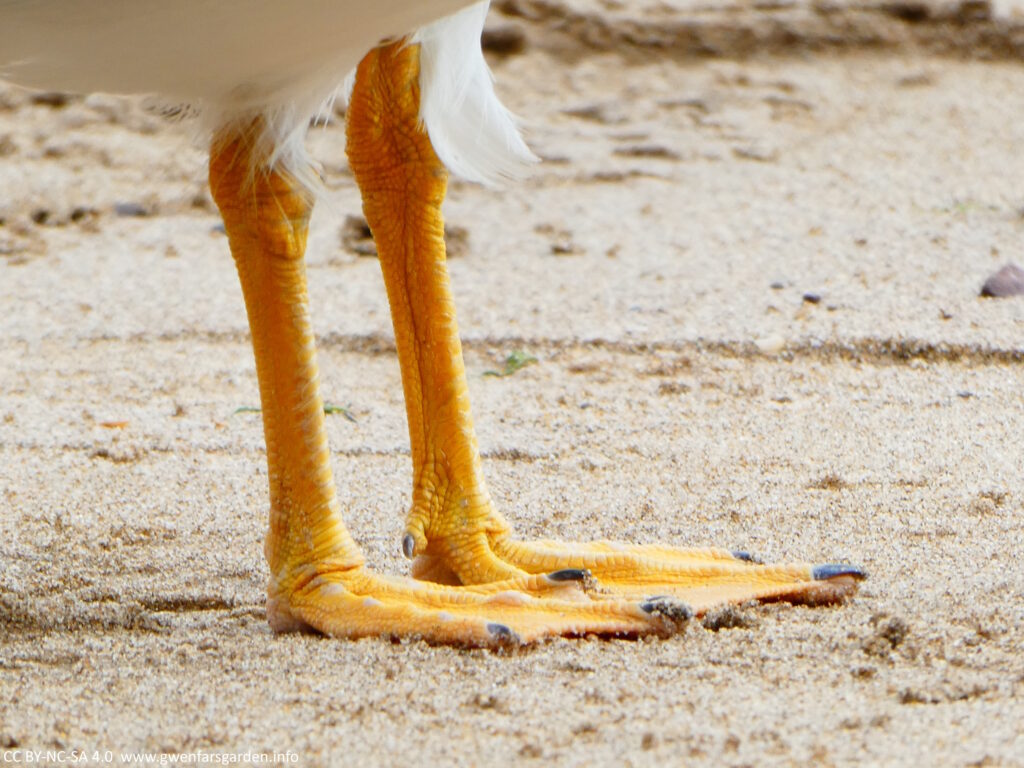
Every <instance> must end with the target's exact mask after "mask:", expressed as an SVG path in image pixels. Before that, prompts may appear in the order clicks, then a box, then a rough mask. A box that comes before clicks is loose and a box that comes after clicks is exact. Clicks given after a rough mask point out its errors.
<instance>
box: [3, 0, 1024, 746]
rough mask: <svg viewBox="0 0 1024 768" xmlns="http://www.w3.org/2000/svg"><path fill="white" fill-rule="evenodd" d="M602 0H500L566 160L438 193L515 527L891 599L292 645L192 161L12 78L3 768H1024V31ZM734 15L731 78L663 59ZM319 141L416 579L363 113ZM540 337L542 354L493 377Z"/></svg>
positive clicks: (362, 519) (336, 261)
mask: <svg viewBox="0 0 1024 768" xmlns="http://www.w3.org/2000/svg"><path fill="white" fill-rule="evenodd" d="M975 5H977V4H975ZM585 6H586V4H585V3H582V2H572V3H568V4H566V5H560V4H559V3H555V2H519V3H516V2H508V3H504V4H503V5H502V7H503V8H504V9H505V11H506V12H507V13H508V14H509V15H507V16H505V17H501V16H498V17H497V18H496V19H495V24H496V26H497V27H499V28H504V29H505V30H506V31H507V30H508V28H509V25H512V27H514V29H515V30H517V31H518V32H521V33H523V34H524V35H525V37H524V38H523V39H524V40H525V48H524V50H522V51H520V52H518V53H514V54H511V55H505V56H501V57H496V59H495V70H496V74H497V76H498V79H499V83H500V85H501V90H502V92H503V94H504V95H505V97H506V100H507V102H508V103H509V104H510V106H512V107H513V108H514V109H515V110H516V111H517V112H519V113H520V114H521V115H522V116H523V118H524V120H525V122H526V124H527V127H528V133H529V137H530V141H531V144H532V146H533V147H534V148H535V150H536V151H537V153H538V154H539V155H541V156H542V157H543V158H545V160H546V162H545V163H544V164H543V165H542V166H540V167H539V168H538V170H537V172H536V174H535V175H534V177H533V178H532V179H531V180H530V181H529V182H527V183H524V184H520V185H518V186H515V187H512V188H509V189H507V190H482V189H479V188H476V187H473V186H470V185H464V184H458V183H457V184H455V185H453V188H452V191H451V196H450V200H449V202H448V205H447V213H448V217H449V220H450V222H451V223H452V224H453V225H455V226H457V227H461V228H463V237H462V240H463V242H462V245H463V246H464V247H463V248H462V249H461V253H460V254H458V255H456V256H455V257H454V258H452V260H451V270H452V274H453V280H454V285H455V290H456V294H457V298H458V300H459V306H460V312H461V316H460V317H461V324H462V330H463V335H464V337H465V339H466V350H467V362H468V367H469V374H470V388H471V391H472V395H473V398H474V406H475V411H476V414H477V426H478V430H479V434H480V439H481V444H482V446H483V449H484V454H485V463H486V471H487V473H488V477H489V481H490V484H491V487H492V492H493V494H494V496H495V497H496V499H497V500H498V501H499V503H500V505H501V507H502V508H503V510H504V511H505V513H506V514H507V515H508V516H509V517H510V518H511V519H512V520H514V521H515V525H516V528H517V529H518V531H519V532H520V533H521V534H523V535H524V536H540V535H543V536H558V537H565V538H570V539H582V538H605V537H607V538H616V539H623V540H630V541H645V542H649V541H664V542H674V543H678V544H680V545H706V544H716V545H721V546H729V547H742V548H744V549H748V550H751V551H753V552H756V553H757V554H759V555H761V556H762V557H764V558H766V559H769V560H804V559H817V560H838V561H843V560H849V561H854V562H858V563H861V564H863V565H864V566H865V567H866V568H867V570H868V571H869V572H870V574H871V577H870V579H869V580H868V581H867V582H865V583H864V585H863V588H862V589H861V591H860V593H859V594H858V595H857V596H856V597H855V598H854V599H853V600H852V601H851V602H849V603H848V604H847V605H845V606H842V607H835V608H823V609H808V608H802V607H790V606H784V605H775V606H766V607H758V608H750V609H747V610H746V611H745V613H744V615H745V616H746V619H747V620H746V621H745V622H744V623H745V626H742V627H738V628H733V629H720V630H718V631H711V630H710V629H707V628H704V627H703V626H701V625H700V624H699V623H696V622H693V623H692V626H690V627H689V628H688V629H687V630H686V631H685V632H684V633H683V634H681V635H680V636H678V637H674V638H672V639H669V640H653V641H641V642H627V641H598V640H592V639H584V640H575V641H568V640H565V641H556V642H551V643H548V644H545V645H542V646H540V647H538V648H534V649H530V650H526V651H522V652H516V653H512V654H494V653H489V652H484V651H465V650H456V649H448V648H433V647H428V646H426V645H424V644H422V643H418V642H413V643H408V644H397V645H395V644H391V643H389V642H386V641H380V640H366V641H360V642H337V641H331V640H325V639H322V638H318V637H312V636H295V635H288V636H277V637H275V636H274V635H272V634H271V632H270V630H269V629H268V627H267V625H266V622H265V618H264V611H263V589H264V584H265V581H266V577H267V574H266V568H265V564H264V561H263V558H262V554H261V543H262V537H263V529H264V524H265V515H266V511H265V510H266V506H267V499H266V488H265V473H266V471H265V465H264V454H263V444H262V432H261V427H260V422H259V416H258V415H257V414H252V413H235V411H236V409H238V408H240V407H244V406H254V405H256V404H257V388H256V381H255V373H254V367H253V362H252V358H251V352H250V349H249V346H248V337H247V330H246V325H245V320H244V312H243V308H242V303H241V299H240V292H239V289H238V286H237V283H236V278H235V275H234V274H233V266H232V263H231V260H230V258H229V257H228V255H227V244H226V242H225V238H224V236H223V234H222V233H221V231H220V230H219V227H218V225H219V219H218V217H217V215H216V213H215V211H214V210H213V208H212V206H211V204H210V202H209V196H208V194H207V193H206V192H205V189H204V172H205V170H204V153H203V152H202V151H200V150H198V149H196V148H195V144H194V142H193V141H192V138H191V136H190V128H189V126H188V125H180V124H171V123H168V122H166V121H164V120H162V119H161V118H159V117H156V116H154V115H153V114H151V113H148V112H146V111H145V110H143V109H142V108H140V107H139V106H138V105H132V104H128V105H126V104H123V103H120V102H117V101H115V100H112V99H109V98H106V97H91V98H89V99H85V100H82V99H75V100H71V101H70V102H68V103H65V104H59V103H58V104H54V103H53V100H50V103H45V102H44V103H39V102H37V101H33V100H32V99H30V98H29V97H28V96H26V95H25V94H22V93H19V92H17V91H14V90H13V89H9V88H8V89H0V155H3V160H2V162H0V189H3V190H4V192H3V196H2V198H0V223H2V226H0V306H2V307H3V312H2V315H0V340H2V341H0V756H7V758H8V759H12V756H13V755H15V754H16V750H27V749H50V750H59V749H66V750H71V749H85V750H88V751H89V754H91V751H92V750H94V749H98V750H111V751H112V753H113V756H114V757H115V759H116V758H117V754H118V753H119V752H121V751H129V750H148V751H151V752H157V751H163V752H170V753H177V752H195V751H197V750H203V751H205V752H206V753H208V754H209V753H225V754H226V753H235V754H237V753H238V752H243V751H244V752H249V751H265V752H267V753H274V752H276V753H285V752H289V751H290V752H289V754H290V755H293V756H294V757H295V759H296V760H297V762H298V764H301V765H405V764H410V763H413V762H420V763H423V764H428V765H429V764H442V765H447V764H455V765H497V764H503V765H508V764H554V763H557V764H563V765H592V764H602V765H623V764H624V765H630V764H632V765H647V764H653V763H655V762H658V763H661V764H668V765H681V764H686V765H700V764H705V763H711V762H716V763H724V764H727V765H749V764H755V763H756V764H816V765H829V764H836V765H853V764H879V765H882V764H889V765H906V764H911V763H917V764H921V765H1024V726H1022V723H1024V569H1022V567H1021V562H1022V560H1024V476H1022V473H1021V459H1022V457H1024V428H1022V427H1024V396H1022V384H1024V374H1022V369H1021V365H1022V363H1024V298H1017V299H1002V300H992V299H981V298H978V289H979V287H980V285H981V283H982V282H983V281H984V279H985V278H986V276H987V275H989V274H990V273H991V272H992V271H994V270H995V269H997V268H998V267H1000V266H1001V265H1003V264H1004V263H1006V262H1008V261H1017V262H1018V263H1020V262H1024V253H1022V246H1021V243H1022V242H1024V215H1022V207H1024V191H1022V189H1021V181H1020V180H1021V179H1022V178H1024V153H1022V152H1021V147H1022V146H1024V121H1022V120H1021V116H1022V115H1024V69H1022V67H1021V65H1020V60H1019V59H1018V58H1017V53H1018V49H1017V48H1015V47H1014V46H1015V45H1016V43H1015V42H1014V41H1015V40H1016V39H1017V37H1015V36H1019V33H1020V29H1019V27H1018V26H1016V25H1017V24H1018V23H1019V22H1018V21H1015V20H1014V19H1013V17H1012V15H1011V16H1010V17H1008V18H998V19H993V18H986V17H984V15H982V16H981V17H979V18H973V17H971V18H961V19H959V20H957V19H956V18H954V17H952V16H949V13H952V12H950V11H949V9H948V8H946V9H945V10H943V8H939V7H938V6H931V5H927V4H923V5H922V4H916V5H915V4H909V5H907V6H905V7H904V11H903V12H902V13H896V12H894V11H893V10H892V8H893V7H895V5H894V4H889V6H890V7H889V9H888V10H885V12H881V11H878V12H876V11H872V10H871V4H859V5H857V6H852V5H851V6H850V7H849V8H845V10H844V6H843V5H842V4H834V6H831V7H832V8H833V10H832V11H830V12H829V13H831V14H832V16H830V17H828V15H827V14H824V13H818V14H817V15H816V14H815V13H814V12H812V11H811V10H808V8H809V6H805V4H803V3H791V4H774V5H773V4H766V5H765V6H764V7H763V8H762V9H760V10H759V9H758V8H757V7H756V6H754V5H753V4H738V5H735V6H722V7H721V8H720V9H719V10H714V9H712V8H711V7H709V6H707V5H705V6H697V4H695V3H685V2H677V3H675V5H674V6H673V5H665V4H659V5H657V6H653V5H652V6H651V7H648V6H646V5H642V4H638V3H634V4H629V3H627V4H615V5H614V7H612V6H611V4H609V8H606V9H603V10H601V11H594V10H593V8H592V7H590V8H587V7H585ZM964 7H967V8H968V9H970V7H972V6H964ZM964 7H961V8H960V11H961V12H962V13H961V15H963V10H964ZM906 8H910V9H911V11H914V8H917V11H914V12H913V13H911V12H908V11H906ZM580 9H582V10H580ZM921 9H924V10H921ZM896 10H897V11H898V10H899V8H897V9H896ZM844 13H845V15H844ZM915 13H916V14H917V15H916V16H915ZM942 13H946V14H947V16H942V15H941V14H942ZM581 14H582V15H581ZM623 14H625V15H627V16H629V15H630V14H632V16H631V17H630V19H631V21H630V19H626V20H625V21H623V18H622V16H623ZM801 14H802V15H801ZM872 14H873V15H872ZM908 14H909V15H908ZM921 14H924V16H922V15H921ZM968 15H969V14H968ZM826 17H827V18H826ZM823 18H825V19H826V21H828V24H829V25H830V28H832V29H833V32H832V33H831V37H828V36H826V37H822V36H821V35H822V32H821V29H820V27H821V24H823V23H824V22H823V21H822V19H823ZM694 19H699V20H700V21H701V24H703V26H701V24H696V23H695V22H694ZM843 19H846V21H847V22H848V24H846V23H845V22H843ZM950 19H953V20H952V21H951V20H950ZM626 22H629V23H626ZM840 22H843V23H840ZM695 24H696V25H695ZM844 24H845V26H844ZM743 25H746V27H743ZM857 25H860V26H857ZM864 25H868V26H869V27H870V28H871V29H873V30H875V35H876V37H875V38H869V39H867V40H865V39H863V36H862V37H857V35H855V34H854V33H853V32H851V31H850V30H851V29H854V28H856V29H861V28H866V27H864ZM742 28H749V29H753V30H754V31H755V32H757V31H758V30H761V31H763V33H764V34H762V35H760V36H758V35H755V36H754V37H753V38H750V37H749V36H744V35H742V34H739V33H736V34H734V35H733V37H732V38H729V37H728V36H726V39H727V41H728V40H733V39H734V38H735V39H736V40H746V41H748V42H747V44H745V45H743V46H739V47H733V48H730V47H729V45H730V44H726V43H723V44H721V45H720V46H719V47H718V48H717V49H715V50H713V51H704V53H709V52H710V53H714V54H716V55H714V56H710V57H708V56H701V55H696V54H694V53H693V51H691V50H689V49H681V48H678V47H673V45H672V44H671V41H669V43H666V42H665V40H662V39H659V40H654V41H652V40H649V39H647V38H645V34H647V33H649V32H651V31H652V30H655V31H657V30H661V32H662V33H665V30H676V33H678V34H683V33H681V32H678V30H691V32H687V33H686V34H689V35H691V36H692V35H697V37H698V38H699V37H700V35H702V34H711V35H712V36H716V35H717V36H718V37H715V39H716V40H717V39H721V35H722V34H723V33H722V32H721V30H726V31H728V30H730V29H732V30H734V32H735V30H740V29H742ZM602 29H603V30H604V33H601V30H602ZM609 29H619V30H622V29H627V30H632V31H631V32H630V35H631V36H626V37H622V36H616V35H609V34H607V31H608V30H609ZM694 29H696V30H697V32H693V31H692V30H694ZM779 29H784V30H787V35H788V36H787V37H785V39H786V40H788V45H789V47H788V48H787V47H786V46H785V45H782V44H781V43H779V41H778V39H776V37H775V36H773V35H775V34H776V33H777V32H778V30H779ZM835 29H839V30H846V33H848V34H846V36H844V35H843V34H839V33H837V32H835V31H834V30H835ZM957 29H959V30H960V32H959V33H958V32H957ZM645 30H647V32H646V33H645ZM708 30H710V31H708ZM979 30H980V31H979ZM676 33H673V34H676ZM982 33H984V34H982ZM665 34H667V33H665ZM958 35H959V36H958ZM972 35H973V36H974V39H980V38H979V37H978V36H979V35H981V36H982V37H983V38H984V39H985V40H988V41H989V43H990V45H989V47H988V48H986V49H985V50H984V51H983V53H984V55H985V57H986V58H987V60H984V61H982V60H978V59H977V58H976V57H974V56H971V55H969V54H970V53H971V47H970V45H969V44H968V43H969V41H970V39H972V38H971V36H972ZM879 36H880V37H879ZM509 37H510V38H511V40H512V41H513V43H515V42H516V40H517V39H518V38H517V34H512V35H511V36H509V35H505V38H506V42H507V40H508V39H509ZM751 40H752V41H753V42H750V41H751ZM965 40H966V41H968V42H964V41H965ZM950 41H952V42H950ZM520 42H522V41H520ZM512 47H515V45H513V46H512ZM787 51H791V54H787ZM1000 51H1001V53H1000ZM698 53H699V52H698ZM310 145H311V148H312V151H313V152H314V154H315V156H316V157H317V158H318V159H320V160H321V162H322V163H323V169H324V174H325V179H326V186H327V190H326V192H325V194H324V200H323V203H322V204H321V205H320V208H319V211H318V214H317V217H316V219H315V222H314V233H313V236H312V238H311V246H310V255H309V264H310V277H311V282H312V298H313V302H314V312H315V320H316V324H317V329H318V332H319V334H320V336H321V347H320V348H321V363H322V369H323V380H324V384H325V395H326V398H327V399H328V400H329V401H331V402H333V403H336V404H339V405H346V406H349V408H350V410H351V412H352V414H353V415H354V416H355V418H356V422H355V423H353V422H350V421H348V420H346V419H344V418H342V417H340V416H335V417H333V418H331V419H330V421H329V429H330V432H331V440H332V447H333V450H334V467H335V471H336V473H337V476H338V478H339V482H340V485H341V488H342V494H343V507H344V509H345V513H346V517H347V520H348V522H349V523H350V526H351V528H352V530H353V532H354V535H355V536H356V538H357V539H358V540H359V541H360V543H361V544H362V545H363V546H364V547H365V549H366V552H367V554H368V557H369V559H370V561H371V562H372V563H373V564H375V565H376V566H378V567H380V568H382V569H385V570H387V571H390V572H394V573H401V572H404V569H405V567H406V564H405V562H404V561H403V560H402V559H401V557H400V555H399V547H398V538H399V536H400V533H401V531H402V522H403V511H404V508H405V506H406V504H407V503H408V479H407V478H408V475H409V469H410V462H409V453H408V443H407V436H406V433H405V425H404V414H403V410H402V404H401V387H400V382H399V378H398V366H397V361H396V359H395V355H394V350H393V345H392V341H391V331H390V327H389V322H390V321H389V318H388V314H387V309H386V303H385V298H384V291H383V287H382V285H381V281H380V276H379V271H378V267H377V264H376V263H375V260H374V259H373V258H367V257H365V256H360V255H357V254H356V253H355V252H353V250H352V249H351V248H350V247H346V246H345V245H344V244H343V240H344V238H343V236H342V235H343V232H344V216H345V215H346V214H354V213H356V212H357V211H358V199H357V196H356V194H355V192H354V190H353V187H352V183H351V178H350V176H349V175H348V172H347V170H346V168H345V166H344V161H343V157H344V155H343V136H342V131H341V129H340V128H339V127H338V126H337V125H334V126H330V127H327V128H325V129H318V130H316V131H314V132H313V133H312V134H311V138H310ZM157 180H159V183H157ZM118 210H120V212H121V215H119V214H118ZM133 212H135V213H142V214H145V215H139V216H133V215H124V214H130V213H133ZM805 294H814V295H816V296H817V297H820V300H819V301H817V303H814V302H812V301H808V300H805V298H804V296H805ZM514 349H523V350H526V351H528V352H530V353H532V354H534V355H536V356H537V357H538V358H539V360H540V362H539V363H538V364H537V365H533V366H530V367H528V368H525V369H523V370H521V371H520V372H519V373H517V374H515V375H514V376H511V377H508V378H503V379H499V378H493V377H484V376H483V375H482V374H483V372H484V371H486V370H487V369H490V368H495V367H499V366H500V363H501V360H502V359H503V358H504V356H505V355H507V354H508V353H509V352H511V351H512V350H514ZM112 423H118V424H117V426H118V427H120V428H112V427H111V424H112ZM105 425H106V426H105ZM22 754H23V753H22Z"/></svg>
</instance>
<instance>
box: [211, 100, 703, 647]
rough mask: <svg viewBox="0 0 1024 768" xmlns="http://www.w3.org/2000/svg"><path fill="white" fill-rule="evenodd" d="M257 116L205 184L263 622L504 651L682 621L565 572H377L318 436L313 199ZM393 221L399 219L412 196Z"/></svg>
mask: <svg viewBox="0 0 1024 768" xmlns="http://www.w3.org/2000/svg"><path fill="white" fill-rule="evenodd" d="M261 128H262V124H261V123H260V121H259V120H257V121H256V122H254V123H253V124H252V125H250V126H244V127H242V128H240V129H226V130H224V131H222V133H221V134H220V135H219V136H218V137H217V139H216V140H215V141H214V145H213V147H212V150H211V156H210V187H211V189H212V192H213V196H214V199H215V200H216V201H217V205H218V206H219V208H220V211H221V214H222V215H223V218H224V225H225V229H226V231H227V234H228V238H229V241H230V244H231V252H232V254H233V256H234V258H235V263H236V266H237V267H238V274H239V277H240V279H241V283H242V292H243V294H244V296H245V305H246V310H247V312H248V316H249V326H250V329H251V332H252V341H253V349H254V351H255V356H256V372H257V377H258V379H259V386H260V400H261V402H262V405H263V409H262V411H263V429H264V434H265V437H266V445H267V464H268V468H269V478H270V529H269V532H268V534H267V539H266V546H265V554H266V557H267V562H268V564H269V566H270V582H269V585H268V589H267V592H268V600H267V618H268V620H269V622H270V624H271V626H272V627H273V628H274V629H275V630H278V631H288V630H301V629H307V628H312V629H315V630H318V631H320V632H323V633H325V634H328V635H335V636H340V637H363V636H374V635H376V636H392V637H396V636H397V637H422V638H424V639H426V640H428V641H432V642H445V643H454V644H463V645H507V644H510V643H516V642H527V641H531V640H535V639H538V638H542V637H547V636H553V635H577V634H586V633H596V634H602V635H616V634H625V635H640V634H647V633H652V632H653V633H666V632H670V631H673V630H674V629H676V628H677V627H678V625H679V623H680V620H685V619H686V618H688V617H689V615H688V612H687V610H686V609H685V606H682V604H681V603H679V602H678V601H666V600H665V599H661V598H659V599H657V600H649V601H642V602H639V601H628V600H623V599H593V598H590V597H588V596H587V595H585V594H584V592H583V590H582V588H581V587H580V586H579V582H581V581H582V579H583V578H584V576H585V574H583V573H582V572H580V571H571V570H569V571H566V570H564V569H561V570H560V572H558V573H553V574H545V575H528V574H519V575H517V576H516V577H514V578H510V579H507V580H505V581H503V582H500V583H494V584H487V585H483V586H479V587H449V586H441V585H437V584H430V583H426V582H420V581H415V580H413V579H410V578H389V577H385V576H381V575H377V574H374V573H372V572H371V571H369V570H368V569H367V568H366V567H365V566H364V561H363V556H362V554H361V552H360V551H359V548H358V546H357V545H356V543H355V542H354V541H353V539H352V537H351V536H350V535H349V533H348V531H347V530H346V528H345V525H344V523H343V522H342V520H341V510H340V505H339V503H338V499H337V496H336V492H335V486H334V478H333V475H332V473H331V466H330V454H329V452H328V448H327V436H326V432H325V429H324V413H323V401H322V400H321V398H320V393H319V386H318V378H319V376H318V373H317V365H316V353H315V348H314V340H313V332H312V328H311V325H310V319H309V301H308V297H307V293H306V276H305V265H304V262H303V254H304V250H305V245H306V233H307V225H308V221H309V216H310V212H311V210H312V199H311V197H310V196H309V194H308V192H307V191H306V190H305V189H303V188H302V187H301V186H300V185H299V184H297V183H296V181H295V180H294V179H293V178H291V177H289V176H288V175H287V174H285V173H283V172H279V171H277V170H274V169H271V168H268V167H267V163H266V162H265V159H264V158H262V157H260V156H259V155H258V150H257V149H256V148H255V147H256V146H257V145H258V142H255V141H254V137H255V136H256V135H257V134H258V133H259V131H260V130H261ZM408 194H409V195H410V197H409V198H408V199H406V200H405V201H404V203H403V202H402V200H396V204H395V208H394V210H393V211H392V212H391V215H392V216H394V217H395V218H396V219H397V220H399V221H408V220H410V218H411V217H412V216H414V215H415V214H414V212H415V210H416V206H417V201H416V200H415V194H416V191H415V190H410V191H409V193H408Z"/></svg>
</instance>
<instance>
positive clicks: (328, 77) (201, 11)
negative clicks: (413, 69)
mask: <svg viewBox="0 0 1024 768" xmlns="http://www.w3.org/2000/svg"><path fill="white" fill-rule="evenodd" d="M467 5H470V3H469V2H467V0H293V1H292V2H281V0H0V77H3V78H5V79H10V80H12V81H13V82H15V83H19V84H21V85H25V86H28V87H32V88H42V89H50V90H64V91H76V92H83V93H88V92H94V91H103V92H107V93H118V94H131V93H148V94H156V95H158V96H159V97H161V98H163V99H167V100H169V101H174V102H183V103H188V104H190V105H193V106H195V107H197V108H198V109H199V110H200V112H201V114H202V115H203V120H204V123H205V124H207V125H209V126H210V127H211V128H212V129H218V128H222V127H224V126H225V125H231V124H247V123H249V122H251V121H252V119H253V118H254V117H256V116H262V117H263V125H264V128H263V135H262V136H261V137H260V139H261V141H263V142H264V143H265V145H266V146H265V148H266V150H267V153H268V155H269V157H270V160H271V162H275V163H278V164H282V165H284V166H286V167H288V168H290V169H291V170H293V171H295V172H299V173H300V174H302V172H303V170H304V169H305V168H306V167H307V163H308V161H307V157H306V154H305V149H304V146H303V139H304V137H305V134H306V130H307V128H308V125H309V121H310V119H311V118H312V117H313V116H315V115H316V114H317V113H318V112H319V110H320V109H321V108H322V106H323V105H324V104H325V103H326V102H328V101H329V100H330V99H332V98H333V97H334V94H335V93H336V92H337V90H338V87H339V84H341V83H342V82H343V80H344V78H345V74H346V73H347V72H349V71H351V70H352V69H353V68H354V67H355V65H356V64H357V63H358V62H359V60H360V59H361V58H362V57H363V55H365V54H366V52H367V51H369V50H370V49H371V48H372V47H373V46H375V45H377V44H378V43H379V42H380V41H381V40H383V39H388V38H395V37H400V36H402V35H408V34H413V33H414V32H415V31H416V30H420V31H419V32H418V33H416V39H417V40H418V41H419V42H420V43H421V45H422V51H423V72H422V73H421V76H420V84H421V94H422V104H421V117H422V119H423V122H424V124H425V125H426V127H427V130H428V132H429V133H430V136H431V140H432V142H433V143H434V144H435V148H436V149H437V151H438V156H439V157H440V158H441V159H442V161H443V162H445V163H447V164H448V165H449V167H450V168H451V169H452V170H453V171H455V172H456V173H459V174H461V175H464V176H466V177H467V178H470V179H474V180H480V181H485V180H493V179H495V178H498V177H500V176H505V175H512V174H513V173H514V172H515V170H516V169H517V168H519V167H521V165H522V163H523V162H524V161H526V160H528V159H529V158H530V154H529V151H528V150H526V147H525V145H523V143H522V140H521V139H520V138H519V135H518V132H517V131H516V129H515V124H514V121H513V120H512V119H511V117H510V115H509V114H508V112H507V111H506V110H505V109H504V107H502V106H501V104H500V102H499V101H498V100H497V97H496V96H495V94H494V89H493V86H492V84H491V80H490V74H489V72H488V70H487V66H486V64H485V63H484V60H483V55H482V53H481V51H480V32H481V30H482V29H483V18H484V15H485V14H486V12H487V2H482V3H478V4H477V5H474V6H472V7H470V8H466V6H467ZM460 9H465V10H462V11H461V12H460V13H455V15H454V16H451V17H450V18H443V17H445V16H446V15H447V14H452V13H454V12H456V11H459V10H460ZM438 19H442V20H441V21H437V20H438ZM432 22H433V23H432Z"/></svg>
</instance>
